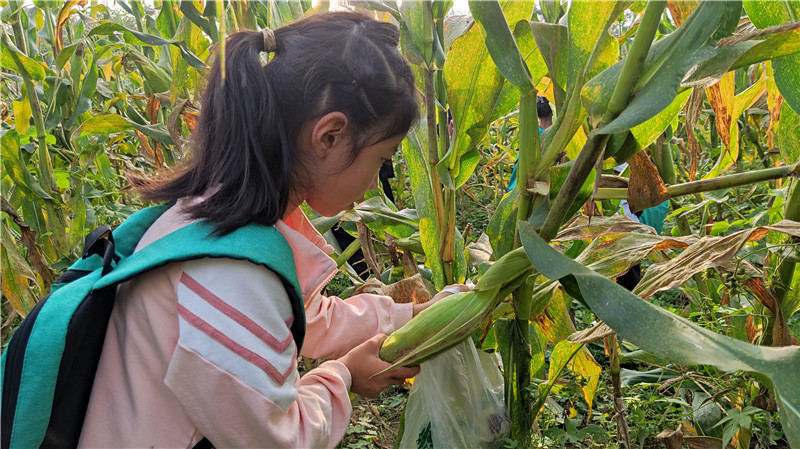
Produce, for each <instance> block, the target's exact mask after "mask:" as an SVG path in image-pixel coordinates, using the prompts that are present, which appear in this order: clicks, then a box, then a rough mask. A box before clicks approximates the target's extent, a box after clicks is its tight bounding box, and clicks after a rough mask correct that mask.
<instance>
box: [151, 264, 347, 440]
mask: <svg viewBox="0 0 800 449" xmlns="http://www.w3.org/2000/svg"><path fill="white" fill-rule="evenodd" d="M177 296H178V326H179V339H178V344H177V347H176V349H175V352H174V353H173V355H172V358H171V360H170V361H169V367H168V370H167V375H166V379H165V383H166V385H167V387H168V388H169V389H170V391H172V393H173V394H174V395H175V396H176V398H177V399H178V401H179V402H180V403H181V405H182V406H183V408H184V409H185V410H186V413H187V416H188V419H189V420H191V422H192V423H193V424H194V425H195V426H196V427H197V429H198V432H199V433H200V434H202V435H203V436H205V437H206V438H208V439H209V441H211V442H212V444H214V446H215V447H270V448H272V447H274V448H280V447H286V448H289V447H291V448H310V447H314V448H317V447H319V448H324V447H330V448H332V447H334V446H335V445H336V444H338V442H339V440H341V438H342V437H343V436H344V433H345V430H346V428H347V424H348V422H349V418H350V412H351V405H350V399H349V396H348V390H349V388H350V383H351V378H350V373H349V371H348V370H347V368H346V367H345V366H344V365H343V364H342V363H340V362H338V361H329V362H326V363H324V364H322V365H321V366H320V367H318V368H316V369H314V370H312V371H310V372H308V373H307V374H306V375H305V376H303V377H302V378H300V377H299V374H298V372H297V347H296V345H295V343H294V340H293V338H292V334H291V331H290V329H289V326H290V325H291V322H292V319H293V317H292V311H291V305H290V303H289V298H288V296H287V295H286V292H285V290H284V288H283V286H282V284H281V282H280V280H279V278H278V276H277V275H276V274H275V273H273V272H272V271H270V270H268V269H266V268H264V267H262V266H260V265H256V264H253V263H250V262H248V261H238V260H231V259H201V260H197V261H191V262H186V263H185V265H184V272H183V273H182V275H181V279H180V283H179V284H178V287H177Z"/></svg>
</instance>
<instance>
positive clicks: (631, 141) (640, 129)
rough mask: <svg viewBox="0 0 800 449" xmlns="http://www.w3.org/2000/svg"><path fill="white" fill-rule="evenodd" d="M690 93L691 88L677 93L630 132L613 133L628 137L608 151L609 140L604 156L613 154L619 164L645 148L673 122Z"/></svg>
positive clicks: (609, 147)
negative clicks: (664, 105) (662, 107)
mask: <svg viewBox="0 0 800 449" xmlns="http://www.w3.org/2000/svg"><path fill="white" fill-rule="evenodd" d="M691 93H692V90H691V89H686V90H684V91H683V92H681V93H679V94H678V95H677V96H676V97H675V99H674V100H672V103H670V104H669V105H668V106H667V107H666V108H664V109H663V110H661V112H659V113H658V114H656V115H654V116H653V117H651V118H650V119H648V120H647V121H645V122H644V123H641V124H639V125H636V126H634V127H633V128H631V129H630V133H624V134H615V135H614V137H617V136H620V135H624V136H628V137H627V138H626V139H625V140H624V142H623V143H622V144H621V146H620V147H618V148H617V149H614V150H613V151H609V150H610V149H611V148H613V147H612V146H611V142H609V146H607V147H606V156H614V158H615V159H616V160H617V162H618V163H620V164H621V163H623V162H625V161H627V160H628V159H629V158H630V157H632V156H633V155H634V154H636V153H637V152H638V151H639V150H641V149H642V148H645V147H647V146H648V145H650V144H651V143H653V142H655V140H656V139H657V138H658V136H660V135H661V133H663V132H664V130H665V129H667V127H668V126H669V125H670V123H672V122H674V121H675V119H676V118H677V117H678V114H679V113H680V112H681V110H683V106H684V105H685V104H686V101H687V100H688V99H689V95H690V94H691Z"/></svg>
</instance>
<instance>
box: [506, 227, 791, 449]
mask: <svg viewBox="0 0 800 449" xmlns="http://www.w3.org/2000/svg"><path fill="white" fill-rule="evenodd" d="M519 229H520V238H521V240H522V243H523V246H524V247H525V251H526V253H527V254H528V257H529V258H530V259H531V262H532V263H533V264H534V266H535V267H536V268H537V269H538V270H539V271H540V272H541V273H542V274H543V275H545V276H547V277H548V278H549V279H558V280H559V281H560V282H561V285H562V286H563V287H564V288H565V290H566V291H567V292H568V293H569V294H570V295H571V296H573V297H575V298H582V299H583V300H585V301H586V302H587V303H588V304H589V306H590V307H591V309H592V311H593V312H594V313H595V314H596V315H597V316H598V317H599V318H600V319H602V320H603V321H604V322H605V323H606V324H608V325H609V326H610V327H611V328H613V329H614V330H615V331H617V332H618V333H619V335H620V336H622V337H623V338H625V339H627V340H629V341H631V342H632V343H633V344H635V345H636V346H638V347H639V348H641V349H644V350H645V351H647V352H650V353H652V354H654V355H656V356H658V357H662V358H664V359H666V360H668V361H670V362H673V363H679V364H684V365H713V366H715V367H717V368H719V369H721V370H723V371H736V370H743V371H748V372H754V373H761V374H763V375H764V376H766V377H767V378H768V379H769V380H770V381H771V383H772V385H773V386H774V388H775V395H776V398H777V401H778V408H779V411H780V415H781V423H782V425H783V430H784V432H785V434H786V437H787V439H788V440H789V444H790V445H793V446H796V445H800V381H799V380H798V378H797V375H796V373H797V372H798V370H800V348H797V347H782V348H772V347H763V346H755V345H751V344H749V343H745V342H743V341H739V340H734V339H732V338H729V337H726V336H723V335H720V334H716V333H714V332H711V331H709V330H707V329H703V328H701V327H700V326H697V325H695V324H694V323H691V322H689V321H687V320H685V319H683V318H681V317H679V316H677V315H675V314H673V313H671V312H668V311H666V310H664V309H661V308H659V307H657V306H654V305H652V304H649V303H647V302H645V301H643V300H642V299H641V298H639V297H637V296H636V295H634V294H632V293H630V292H629V291H627V290H626V289H625V288H624V287H622V286H620V285H617V284H616V283H615V282H614V281H612V280H610V279H608V278H606V277H605V276H603V275H601V274H598V273H596V272H594V271H592V270H591V269H589V268H586V267H584V266H583V265H581V264H580V263H578V262H575V261H574V260H572V259H570V258H569V257H567V256H565V255H563V254H561V253H559V252H558V251H556V250H555V249H554V248H552V247H550V245H548V244H547V242H545V241H544V240H542V238H541V237H539V236H538V235H537V234H536V232H535V230H534V229H533V227H531V226H530V225H528V224H527V223H520V225H519Z"/></svg>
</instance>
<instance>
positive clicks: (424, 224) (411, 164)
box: [403, 120, 444, 289]
mask: <svg viewBox="0 0 800 449" xmlns="http://www.w3.org/2000/svg"><path fill="white" fill-rule="evenodd" d="M426 127H427V124H426V123H425V121H424V120H420V122H419V123H418V124H417V125H416V126H415V127H414V128H412V129H411V131H410V132H409V133H408V135H407V136H406V138H405V139H404V140H403V155H404V156H405V158H406V163H407V164H408V174H409V178H410V180H411V193H412V194H413V195H414V203H415V204H416V207H417V214H418V215H419V217H420V219H419V229H420V235H421V242H422V248H423V249H424V251H425V255H426V257H425V264H426V266H427V267H428V268H430V269H431V271H432V272H433V282H434V285H435V286H436V288H437V289H442V288H444V266H443V264H442V260H441V258H439V243H440V239H439V231H438V229H437V226H436V216H437V211H436V206H435V204H434V201H433V186H432V184H431V176H430V173H429V172H428V161H427V157H426V156H427V152H426V151H425V148H424V146H423V145H422V141H423V140H422V139H424V136H425V135H426V129H427V128H426Z"/></svg>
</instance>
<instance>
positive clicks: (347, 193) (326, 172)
mask: <svg viewBox="0 0 800 449" xmlns="http://www.w3.org/2000/svg"><path fill="white" fill-rule="evenodd" d="M404 137H405V136H404V135H402V134H401V135H397V136H392V137H389V138H387V139H384V140H381V141H379V142H377V143H374V144H372V145H370V146H368V147H366V148H364V149H362V150H361V151H360V152H359V153H358V156H357V157H356V159H355V160H354V161H353V162H352V163H349V162H350V148H349V145H347V143H348V142H347V140H340V142H341V143H340V144H338V147H337V148H336V149H335V151H334V152H332V154H331V156H330V157H326V158H325V159H323V160H321V161H318V163H317V164H316V165H315V166H313V169H312V174H311V176H312V178H313V179H312V182H311V187H310V188H309V189H308V190H307V191H306V195H305V200H306V202H307V203H308V205H309V206H311V208H312V209H314V210H315V211H317V213H319V214H322V215H324V216H327V217H332V216H335V215H336V214H338V213H339V212H341V211H344V210H349V209H352V208H353V203H356V202H359V201H361V200H362V198H363V197H364V192H366V191H367V190H370V189H375V188H377V187H378V183H379V180H378V171H379V170H380V168H381V165H382V164H383V161H384V160H386V159H391V158H392V155H393V154H394V153H395V151H397V148H398V147H399V145H400V143H401V142H402V141H403V138H404Z"/></svg>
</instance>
